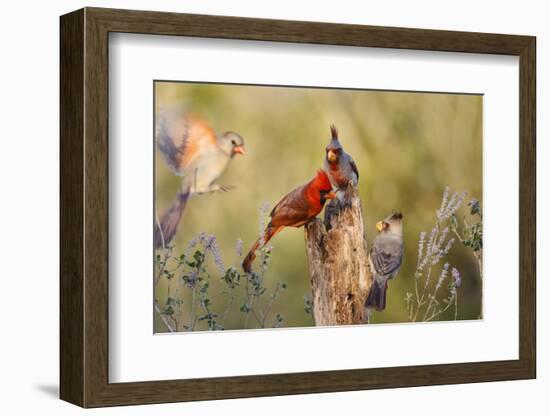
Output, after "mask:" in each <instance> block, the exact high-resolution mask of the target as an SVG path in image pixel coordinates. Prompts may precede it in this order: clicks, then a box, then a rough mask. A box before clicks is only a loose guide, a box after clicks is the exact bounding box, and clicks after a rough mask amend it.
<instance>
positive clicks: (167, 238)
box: [154, 191, 191, 248]
mask: <svg viewBox="0 0 550 416" xmlns="http://www.w3.org/2000/svg"><path fill="white" fill-rule="evenodd" d="M190 195H191V194H190V192H189V191H187V192H184V193H178V195H177V197H176V199H175V200H174V202H173V203H172V205H171V206H170V208H169V209H168V211H166V213H165V214H164V215H163V216H162V218H161V219H160V224H156V226H155V234H154V242H155V248H164V247H166V246H167V245H168V244H169V243H170V242H171V241H172V240H173V238H174V236H175V235H176V232H177V231H178V225H179V223H180V220H181V217H182V215H183V211H184V210H185V207H186V206H187V201H188V200H189V197H190Z"/></svg>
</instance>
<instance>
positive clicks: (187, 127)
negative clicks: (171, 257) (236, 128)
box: [154, 106, 246, 248]
mask: <svg viewBox="0 0 550 416" xmlns="http://www.w3.org/2000/svg"><path fill="white" fill-rule="evenodd" d="M156 140H157V146H158V149H159V151H160V152H161V154H162V155H163V156H164V160H165V161H166V164H167V165H168V167H169V168H170V169H171V170H172V172H174V174H176V175H178V176H181V177H182V181H181V188H180V191H179V192H178V194H177V195H176V198H175V199H174V202H173V203H172V205H171V206H170V208H169V209H168V211H167V212H166V213H165V214H164V215H163V216H162V218H161V219H160V224H157V226H155V235H154V240H155V247H156V248H162V247H164V246H166V245H167V244H168V243H169V242H170V241H171V240H172V239H173V238H174V236H175V234H176V231H177V227H178V224H179V222H180V220H181V217H182V215H183V210H184V209H185V206H186V205H187V200H188V199H189V198H190V197H191V195H194V194H205V193H210V192H217V191H227V190H229V189H230V187H227V186H223V185H218V184H217V183H216V180H217V179H218V178H219V177H220V176H221V174H222V173H223V172H224V171H225V169H226V168H227V167H228V165H229V163H230V162H231V160H232V159H233V157H234V156H235V155H237V154H241V155H244V154H245V153H246V152H245V149H244V140H243V138H242V137H241V136H240V135H239V134H237V133H235V132H232V131H227V132H225V133H222V134H220V135H216V133H215V132H214V130H212V128H211V127H210V126H209V125H208V124H207V123H205V122H204V121H203V120H201V119H200V118H199V117H197V116H194V115H192V114H190V113H188V112H186V111H185V110H184V109H183V108H182V107H181V106H175V107H173V108H170V109H168V110H165V111H163V112H162V113H161V115H160V117H159V120H158V123H157V133H156Z"/></svg>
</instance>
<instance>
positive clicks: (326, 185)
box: [243, 170, 336, 273]
mask: <svg viewBox="0 0 550 416" xmlns="http://www.w3.org/2000/svg"><path fill="white" fill-rule="evenodd" d="M335 197H336V195H335V194H334V193H333V192H332V186H331V184H330V180H329V178H328V176H327V174H326V173H325V171H323V170H319V171H317V175H316V176H315V177H314V178H313V179H312V180H311V181H309V182H308V183H306V184H305V185H302V186H300V187H298V188H296V189H294V190H293V191H291V192H290V193H288V194H287V195H286V196H285V197H284V198H283V199H281V201H280V202H279V203H278V204H277V205H276V206H275V208H273V210H272V211H271V214H270V216H271V221H270V222H269V224H268V225H267V228H266V229H265V231H264V234H263V235H262V236H261V237H260V238H259V239H258V241H256V242H255V243H254V245H253V246H252V248H251V249H250V251H249V252H248V254H247V256H246V257H245V259H244V261H243V270H244V271H245V272H247V273H250V271H251V270H252V267H251V266H252V262H253V261H254V259H255V258H256V250H258V249H260V248H262V247H263V246H265V245H266V244H267V242H268V241H269V240H271V239H272V238H273V236H274V235H275V234H277V233H278V232H279V231H281V230H282V229H283V228H284V227H301V226H302V225H304V224H307V223H308V222H310V221H311V220H312V219H313V218H315V217H316V216H317V214H319V213H320V212H321V210H322V209H323V206H324V205H325V202H326V201H327V199H333V198H335Z"/></svg>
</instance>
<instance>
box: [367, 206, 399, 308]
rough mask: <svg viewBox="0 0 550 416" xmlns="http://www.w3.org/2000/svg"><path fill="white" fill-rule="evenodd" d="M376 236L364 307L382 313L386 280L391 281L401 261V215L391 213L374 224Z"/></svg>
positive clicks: (384, 303)
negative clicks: (370, 285)
mask: <svg viewBox="0 0 550 416" xmlns="http://www.w3.org/2000/svg"><path fill="white" fill-rule="evenodd" d="M376 228H377V230H378V234H377V236H376V237H375V239H374V242H373V244H372V249H371V252H370V256H369V262H370V268H371V270H372V273H373V277H374V281H373V282H372V287H371V289H370V292H369V295H368V297H367V301H366V303H365V307H366V308H367V309H368V310H370V309H372V308H374V309H376V310H377V311H383V310H384V309H385V307H386V291H387V289H388V280H390V279H393V278H394V277H395V276H396V275H397V272H398V271H399V268H400V267H401V261H402V260H403V215H402V214H401V213H400V212H397V213H393V214H391V215H390V216H388V217H387V218H386V219H384V220H382V221H379V222H378V223H377V224H376Z"/></svg>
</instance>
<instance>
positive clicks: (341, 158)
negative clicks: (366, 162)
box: [325, 125, 359, 205]
mask: <svg viewBox="0 0 550 416" xmlns="http://www.w3.org/2000/svg"><path fill="white" fill-rule="evenodd" d="M330 134H331V139H330V142H329V143H328V145H327V147H326V149H325V153H326V157H325V171H326V172H327V174H328V177H329V179H330V183H331V184H332V186H333V187H334V188H335V189H336V196H337V197H338V200H339V201H340V203H341V204H342V205H343V204H344V201H345V193H346V189H347V187H348V185H349V184H350V183H351V184H352V185H353V186H357V183H358V181H359V171H358V170H357V165H356V164H355V162H354V161H353V158H352V157H351V156H350V155H349V154H347V153H346V152H345V151H344V148H343V147H342V144H341V143H340V140H339V139H338V130H337V129H336V126H334V125H331V126H330Z"/></svg>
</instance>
